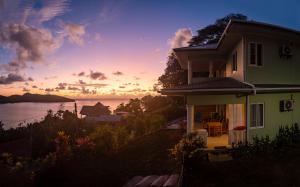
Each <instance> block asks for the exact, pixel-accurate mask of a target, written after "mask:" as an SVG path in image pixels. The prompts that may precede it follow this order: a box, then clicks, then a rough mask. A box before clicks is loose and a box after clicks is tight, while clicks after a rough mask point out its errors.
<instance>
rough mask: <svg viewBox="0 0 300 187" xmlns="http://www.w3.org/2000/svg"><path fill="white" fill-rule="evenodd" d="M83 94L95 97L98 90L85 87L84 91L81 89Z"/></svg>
mask: <svg viewBox="0 0 300 187" xmlns="http://www.w3.org/2000/svg"><path fill="white" fill-rule="evenodd" d="M81 93H82V94H92V95H95V94H97V91H96V90H90V89H86V88H85V87H84V86H83V87H82V89H81Z"/></svg>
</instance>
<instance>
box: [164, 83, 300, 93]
mask: <svg viewBox="0 0 300 187" xmlns="http://www.w3.org/2000/svg"><path fill="white" fill-rule="evenodd" d="M248 85H249V86H250V85H252V84H250V83H248ZM251 87H252V88H251V89H249V88H244V89H241V88H223V89H188V90H187V89H182V90H180V89H178V90H165V91H162V90H160V91H159V92H160V93H162V92H170V93H180V92H187V93H192V92H210V91H211V92H230V91H253V94H254V95H256V94H257V91H272V90H279V91H280V90H300V87H285V88H255V86H254V85H252V86H251Z"/></svg>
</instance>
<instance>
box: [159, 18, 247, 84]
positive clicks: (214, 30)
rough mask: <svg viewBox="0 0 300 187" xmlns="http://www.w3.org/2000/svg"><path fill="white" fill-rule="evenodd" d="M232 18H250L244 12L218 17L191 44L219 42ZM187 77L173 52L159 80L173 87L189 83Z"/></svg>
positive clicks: (201, 30)
mask: <svg viewBox="0 0 300 187" xmlns="http://www.w3.org/2000/svg"><path fill="white" fill-rule="evenodd" d="M231 19H237V20H247V19H248V18H247V16H245V15H243V14H229V15H227V16H225V17H223V18H220V19H217V20H216V22H215V23H214V24H211V25H208V26H206V27H204V28H202V29H200V30H198V31H197V35H196V36H194V37H193V38H192V39H191V41H189V45H190V46H199V45H205V44H213V43H217V42H218V41H219V39H220V38H221V35H222V33H223V31H224V29H225V28H226V26H227V24H228V22H229V21H230V20H231ZM187 77H188V76H187V71H186V70H183V69H182V68H181V66H180V64H179V62H178V60H177V59H176V56H175V55H174V53H171V54H170V56H169V57H168V62H167V67H166V69H165V72H164V74H163V75H161V76H160V77H159V78H158V82H159V84H160V85H162V87H163V88H172V87H175V86H180V85H185V84H187Z"/></svg>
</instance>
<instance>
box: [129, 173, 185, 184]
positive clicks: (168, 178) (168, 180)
mask: <svg viewBox="0 0 300 187" xmlns="http://www.w3.org/2000/svg"><path fill="white" fill-rule="evenodd" d="M178 180H179V175H178V174H173V175H161V176H157V175H148V176H144V177H142V176H135V177H133V178H132V179H130V180H129V181H128V182H127V183H126V184H125V185H124V186H123V187H178Z"/></svg>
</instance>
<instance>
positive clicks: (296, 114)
mask: <svg viewBox="0 0 300 187" xmlns="http://www.w3.org/2000/svg"><path fill="white" fill-rule="evenodd" d="M291 95H293V99H294V100H295V106H294V107H295V108H294V110H293V111H290V112H280V110H279V101H280V100H287V99H291ZM249 101H250V103H264V111H265V112H264V114H265V115H264V127H263V128H250V130H249V140H250V141H251V140H252V139H253V137H254V136H258V137H261V136H266V135H269V136H270V138H274V137H275V136H276V133H277V132H278V129H279V127H280V126H282V125H291V124H293V123H298V124H300V93H293V94H290V93H283V94H259V95H255V96H250V98H249Z"/></svg>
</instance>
